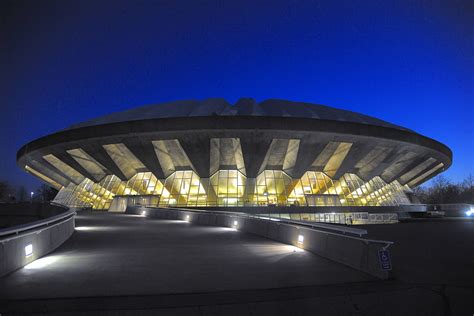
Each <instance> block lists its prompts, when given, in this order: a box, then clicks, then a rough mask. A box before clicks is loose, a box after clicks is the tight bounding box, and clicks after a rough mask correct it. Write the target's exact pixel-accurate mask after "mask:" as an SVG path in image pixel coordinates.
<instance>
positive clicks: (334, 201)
mask: <svg viewBox="0 0 474 316" xmlns="http://www.w3.org/2000/svg"><path fill="white" fill-rule="evenodd" d="M409 191H410V188H409V187H408V186H407V185H405V186H402V185H400V183H398V182H397V181H393V182H392V183H386V182H384V181H383V180H382V179H381V178H380V177H374V178H373V179H371V180H369V181H366V182H364V181H363V180H362V179H360V178H359V177H358V176H357V175H355V174H351V173H346V174H344V175H343V176H342V177H341V178H340V179H337V180H336V179H331V178H330V177H328V175H326V174H325V173H324V172H320V171H307V172H306V173H305V174H304V175H303V176H302V177H301V178H300V179H292V178H291V177H290V176H289V175H288V174H286V173H285V172H284V171H282V170H264V171H263V172H262V173H260V174H259V175H258V177H257V178H256V179H247V178H246V177H245V175H244V174H242V173H241V172H240V171H238V170H219V171H217V172H216V173H214V174H213V175H212V176H211V177H210V178H207V179H201V178H200V177H199V176H198V175H197V174H196V173H195V172H194V171H192V170H180V171H175V172H174V173H172V174H171V175H170V176H169V177H167V178H166V179H164V180H159V179H157V178H156V177H155V175H153V174H152V173H151V172H139V173H136V174H135V175H134V176H133V177H131V178H130V179H129V180H128V181H121V180H120V179H119V178H117V177H116V176H114V175H107V176H105V177H104V178H103V179H102V180H101V181H100V182H98V183H95V182H93V181H92V180H90V179H88V178H85V179H84V180H83V181H82V182H80V184H78V185H75V184H73V183H71V184H69V185H68V186H67V187H62V189H61V190H60V192H59V193H58V195H57V197H56V199H55V202H57V203H60V204H64V205H71V206H90V207H92V208H93V209H107V208H108V207H109V206H110V204H111V202H112V200H113V198H114V197H115V196H117V195H119V196H120V195H139V196H154V199H148V200H147V203H152V205H159V206H181V207H197V206H220V207H221V206H223V207H232V206H382V205H387V206H395V205H399V204H409V203H410V202H409V199H408V198H407V196H406V194H405V192H409ZM151 201H155V202H151ZM295 216H296V215H295ZM290 217H291V216H290ZM296 217H298V218H301V216H300V215H297V216H296ZM296 217H295V218H296ZM291 218H292V217H291ZM305 218H306V217H305ZM309 218H312V217H309ZM334 221H336V220H334Z"/></svg>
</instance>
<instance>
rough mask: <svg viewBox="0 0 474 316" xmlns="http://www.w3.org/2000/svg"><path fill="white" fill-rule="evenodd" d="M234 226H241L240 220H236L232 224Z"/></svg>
mask: <svg viewBox="0 0 474 316" xmlns="http://www.w3.org/2000/svg"><path fill="white" fill-rule="evenodd" d="M232 226H233V227H234V228H235V229H237V226H239V222H238V221H234V223H233V224H232Z"/></svg>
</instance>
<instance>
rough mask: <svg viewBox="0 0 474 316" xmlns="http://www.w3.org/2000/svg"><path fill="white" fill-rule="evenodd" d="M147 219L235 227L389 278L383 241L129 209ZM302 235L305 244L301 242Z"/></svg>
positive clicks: (208, 215)
mask: <svg viewBox="0 0 474 316" xmlns="http://www.w3.org/2000/svg"><path fill="white" fill-rule="evenodd" d="M143 211H145V212H146V216H147V217H152V218H160V219H171V220H186V221H188V222H191V223H195V224H200V225H212V226H223V227H234V222H235V221H237V227H236V228H237V229H238V230H240V231H243V232H247V233H252V234H256V235H259V236H263V237H266V238H269V239H273V240H276V241H279V242H282V243H285V244H290V245H294V246H297V247H301V248H303V249H305V250H307V251H310V252H312V253H314V254H317V255H320V256H322V257H325V258H328V259H330V260H333V261H336V262H339V263H342V264H344V265H347V266H350V267H352V268H355V269H357V270H360V271H363V272H366V273H368V274H371V275H373V276H375V277H378V278H381V279H387V278H388V277H389V273H388V272H387V271H382V270H381V268H380V264H379V258H378V251H379V250H382V248H383V247H384V246H385V245H386V244H387V243H386V242H384V241H375V240H367V239H362V238H357V237H352V236H347V235H342V234H335V233H331V232H326V231H321V230H316V229H312V228H307V227H302V226H298V225H292V224H286V223H282V222H278V221H272V220H265V219H259V218H254V217H247V216H245V215H243V214H240V215H239V214H235V215H234V214H223V213H216V212H203V211H194V210H179V209H164V208H149V207H143V206H142V207H140V206H129V207H128V208H127V211H126V212H127V213H133V214H142V212H143ZM300 235H302V236H303V238H304V241H303V243H299V242H298V237H299V236H300Z"/></svg>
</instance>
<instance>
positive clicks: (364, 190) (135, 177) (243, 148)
mask: <svg viewBox="0 0 474 316" xmlns="http://www.w3.org/2000/svg"><path fill="white" fill-rule="evenodd" d="M451 160H452V153H451V151H450V149H449V148H448V147H446V146H445V145H443V144H441V143H439V142H437V141H435V140H433V139H430V138H428V137H425V136H422V135H420V134H418V133H416V132H414V131H412V130H409V129H407V128H403V127H400V126H397V125H394V124H391V123H388V122H385V121H382V120H379V119H376V118H373V117H370V116H366V115H362V114H358V113H354V112H350V111H344V110H339V109H335V108H331V107H327V106H323V105H317V104H309V103H302V102H292V101H285V100H275V99H270V100H265V101H263V102H260V103H257V102H255V101H254V100H253V99H240V100H239V101H238V102H237V103H236V104H234V105H232V104H229V103H228V102H227V101H226V100H224V99H207V100H202V101H196V100H191V101H176V102H171V103H164V104H158V105H147V106H143V107H138V108H135V109H131V110H128V111H124V112H118V113H113V114H110V115H106V116H103V117H99V118H97V119H93V120H90V121H86V122H83V123H79V124H76V125H73V126H71V127H69V128H67V129H65V130H62V131H59V132H57V133H54V134H51V135H48V136H45V137H42V138H39V139H37V140H34V141H32V142H30V143H28V144H26V145H24V146H23V147H22V148H21V149H20V150H19V152H18V155H17V162H18V165H19V166H20V167H21V168H22V169H24V170H25V171H27V172H29V173H31V174H32V175H34V176H36V177H38V178H40V179H41V180H43V181H45V182H46V183H48V184H49V185H51V186H53V187H55V188H57V189H58V190H59V193H58V195H57V196H56V199H55V202H57V203H60V204H63V205H66V206H90V207H92V208H93V209H99V210H109V209H110V210H111V211H112V210H120V209H122V210H123V208H120V207H118V204H120V203H123V201H125V200H126V201H128V202H127V203H130V201H134V203H144V204H146V205H152V206H163V207H171V206H173V207H186V208H191V207H199V208H228V207H238V208H239V209H241V210H242V209H243V210H250V212H251V210H252V208H253V207H255V208H256V209H259V210H261V209H262V208H263V207H266V208H267V209H276V210H277V209H285V210H286V209H290V210H291V211H288V214H289V213H295V212H301V211H297V209H303V208H305V209H308V208H311V209H312V210H313V211H312V213H317V212H318V207H323V208H326V209H327V208H328V207H331V208H332V210H336V209H337V210H338V211H339V212H345V211H347V210H348V209H351V210H353V209H354V208H357V207H368V206H386V207H389V206H392V207H393V206H400V205H407V204H412V203H414V200H413V197H412V194H411V193H412V189H413V188H414V187H416V186H417V185H419V184H421V183H423V182H424V181H426V180H428V179H430V178H431V177H433V176H435V175H436V174H438V173H440V172H442V171H444V170H446V169H447V168H448V167H449V166H450V165H451ZM131 197H133V199H132V200H131V199H130V198H131ZM120 201H122V202H120ZM139 201H142V202H139ZM111 206H112V207H111ZM272 206H274V207H273V208H272ZM229 210H230V209H229ZM259 212H260V213H261V212H264V213H265V212H266V211H259ZM272 212H273V211H272ZM272 212H270V211H268V212H267V213H269V214H270V213H272ZM285 212H287V211H285ZM273 213H274V212H273ZM284 216H286V215H284ZM288 216H289V217H290V218H291V216H290V215H288ZM300 218H301V217H300ZM311 219H312V220H316V219H315V218H314V216H313V217H312V218H311ZM311 219H310V220H311Z"/></svg>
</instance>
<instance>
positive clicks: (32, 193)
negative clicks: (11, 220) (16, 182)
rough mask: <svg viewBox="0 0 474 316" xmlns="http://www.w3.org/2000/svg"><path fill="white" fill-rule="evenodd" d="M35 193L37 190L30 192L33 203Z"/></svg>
mask: <svg viewBox="0 0 474 316" xmlns="http://www.w3.org/2000/svg"><path fill="white" fill-rule="evenodd" d="M33 195H35V192H31V193H30V196H31V203H33Z"/></svg>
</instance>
